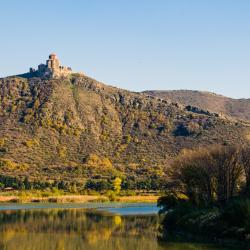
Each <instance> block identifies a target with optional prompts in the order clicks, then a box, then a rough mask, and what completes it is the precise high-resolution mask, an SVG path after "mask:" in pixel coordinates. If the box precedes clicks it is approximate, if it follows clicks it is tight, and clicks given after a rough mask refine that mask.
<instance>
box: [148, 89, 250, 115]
mask: <svg viewBox="0 0 250 250" xmlns="http://www.w3.org/2000/svg"><path fill="white" fill-rule="evenodd" d="M144 93H146V94H148V95H152V96H155V97H159V98H162V99H167V100H171V101H173V102H178V103H181V104H183V105H185V106H188V105H191V106H195V107H199V108H201V109H203V110H209V111H211V112H214V113H218V114H224V115H226V116H231V117H233V118H236V119H242V120H250V99H233V98H229V97H225V96H222V95H217V94H214V93H211V92H203V91H193V90H173V91H160V90H152V91H145V92H144Z"/></svg>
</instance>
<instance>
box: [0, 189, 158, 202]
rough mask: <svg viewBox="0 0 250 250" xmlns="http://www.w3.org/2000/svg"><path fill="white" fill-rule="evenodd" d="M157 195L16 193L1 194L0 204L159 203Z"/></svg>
mask: <svg viewBox="0 0 250 250" xmlns="http://www.w3.org/2000/svg"><path fill="white" fill-rule="evenodd" d="M158 198H159V196H157V195H147V194H143V195H132V196H128V195H124V196H118V195H117V196H112V197H110V196H109V195H108V194H107V195H106V194H102V195H101V194H96V195H95V194H93V195H89V194H86V195H85V194H69V193H57V194H55V193H47V192H35V191H34V192H15V193H12V194H11V193H0V203H19V202H20V203H30V202H37V203H39V202H42V203H46V202H56V203H69V202H74V203H85V202H109V201H116V202H157V199H158Z"/></svg>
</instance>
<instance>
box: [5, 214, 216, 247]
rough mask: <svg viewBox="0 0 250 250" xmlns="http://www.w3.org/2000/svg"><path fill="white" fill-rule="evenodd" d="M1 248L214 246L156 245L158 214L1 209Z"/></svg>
mask: <svg viewBox="0 0 250 250" xmlns="http://www.w3.org/2000/svg"><path fill="white" fill-rule="evenodd" d="M0 249H1V250H2V249H4V250H9V249H10V250H13V249H15V250H47V249H48V250H73V249H74V250H81V249H87V250H97V249H102V250H141V249H143V250H144V249H145V250H163V249H170V250H184V249H185V250H188V249H203V250H208V249H217V248H213V247H209V246H202V245H194V244H177V243H172V244H170V243H168V244H164V245H163V244H159V243H158V242H157V216H155V215H143V216H139V215H133V216H132V215H131V216H120V215H112V214H110V213H106V212H101V211H96V210H83V209H43V210H18V211H2V212H0Z"/></svg>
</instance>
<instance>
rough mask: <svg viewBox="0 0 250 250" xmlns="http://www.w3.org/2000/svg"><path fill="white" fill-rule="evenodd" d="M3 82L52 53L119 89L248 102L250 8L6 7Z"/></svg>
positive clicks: (230, 2) (162, 2) (7, 3)
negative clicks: (208, 94) (190, 92)
mask: <svg viewBox="0 0 250 250" xmlns="http://www.w3.org/2000/svg"><path fill="white" fill-rule="evenodd" d="M0 11H1V15H0V76H7V75H12V74H17V73H23V72H26V71H27V70H28V68H29V67H30V66H33V67H35V66H37V65H38V64H39V63H41V62H45V60H46V58H47V55H48V54H49V53H50V52H55V53H57V54H58V56H59V59H60V60H61V62H62V64H64V65H67V66H71V67H72V68H73V69H74V70H75V71H83V72H85V73H86V74H87V75H89V76H91V77H94V78H96V79H97V80H100V81H102V82H105V83H108V84H110V85H114V86H118V87H121V88H125V89H129V90H135V91H141V90H146V89H162V90H163V89H165V90H168V89H197V90H207V91H213V92H216V93H220V94H223V95H227V96H231V97H250V1H248V0H239V1H236V0H105V1H104V0H99V1H98V0H81V1H80V0H74V1H73V0H67V1H66V0H40V1H39V0H24V1H21V0H1V2H0Z"/></svg>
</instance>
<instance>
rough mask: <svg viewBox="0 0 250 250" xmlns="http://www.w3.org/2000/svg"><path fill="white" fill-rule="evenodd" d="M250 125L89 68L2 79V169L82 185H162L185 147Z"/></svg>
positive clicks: (230, 136) (241, 134)
mask: <svg viewBox="0 0 250 250" xmlns="http://www.w3.org/2000/svg"><path fill="white" fill-rule="evenodd" d="M153 93H154V92H153ZM159 93H160V92H159ZM160 96H161V95H160ZM161 97H164V98H165V96H161ZM216 98H217V97H216ZM218 99H219V98H218ZM248 131H249V127H248V124H245V123H241V122H235V121H233V120H231V119H227V118H223V117H219V116H218V115H217V114H213V113H209V112H204V111H202V110H200V109H188V108H185V107H184V106H182V105H180V104H176V103H172V102H169V101H167V100H159V99H158V98H156V97H152V96H146V94H143V93H134V92H129V91H126V90H122V89H119V88H115V87H111V86H107V85H104V84H102V83H100V82H98V81H96V80H94V79H91V78H89V77H87V76H84V75H78V74H70V75H68V76H67V77H62V78H49V79H46V78H39V77H31V78H24V77H7V78H2V79H0V175H1V176H12V177H19V178H24V177H25V176H26V177H28V178H29V180H32V181H40V182H49V183H50V182H53V181H58V182H59V181H61V180H63V181H64V182H69V183H72V182H76V183H77V185H79V186H81V185H84V183H86V181H88V180H90V179H91V180H102V179H107V178H110V177H112V176H121V178H123V179H124V182H123V183H127V184H126V185H127V188H131V189H133V188H141V189H143V188H148V189H152V188H158V187H159V186H157V185H158V183H159V182H158V181H157V180H160V179H164V178H165V175H166V174H167V169H168V166H169V163H170V161H171V160H172V159H173V158H174V157H175V156H176V155H177V154H178V152H179V151H180V150H181V149H183V148H190V147H197V146H202V145H209V144H213V143H220V144H231V143H240V142H243V141H245V140H246V138H247V136H248V133H249V132H248ZM125 180H126V181H125ZM131 183H132V184H131Z"/></svg>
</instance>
